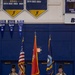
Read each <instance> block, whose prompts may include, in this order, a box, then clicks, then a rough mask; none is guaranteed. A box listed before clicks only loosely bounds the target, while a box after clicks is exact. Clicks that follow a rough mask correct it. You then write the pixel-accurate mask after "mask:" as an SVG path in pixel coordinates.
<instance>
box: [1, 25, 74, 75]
mask: <svg viewBox="0 0 75 75" xmlns="http://www.w3.org/2000/svg"><path fill="white" fill-rule="evenodd" d="M38 25H39V26H38ZM14 28H15V29H14V34H13V38H11V37H10V33H9V28H8V25H6V27H5V32H4V37H3V38H1V35H0V61H1V62H0V63H1V64H0V65H1V66H0V69H1V72H0V73H1V75H5V74H6V75H8V74H9V72H10V70H11V66H12V64H15V65H16V67H17V72H18V58H19V53H20V49H21V39H20V37H19V32H18V26H17V25H15V27H14ZM35 31H36V32H37V45H38V47H40V48H41V49H42V51H41V52H40V53H39V67H40V75H46V60H47V55H48V48H47V47H48V37H49V34H51V36H52V41H51V47H52V48H51V49H52V57H53V60H54V61H55V62H54V67H53V70H54V75H55V74H56V73H57V69H58V66H59V65H60V64H63V66H64V71H65V72H66V73H67V75H71V74H72V75H74V74H75V72H74V70H75V39H74V37H75V26H74V25H65V24H25V25H24V26H23V35H24V37H25V42H24V52H25V62H26V75H30V74H31V59H32V50H33V40H34V32H35ZM6 69H7V70H6Z"/></svg>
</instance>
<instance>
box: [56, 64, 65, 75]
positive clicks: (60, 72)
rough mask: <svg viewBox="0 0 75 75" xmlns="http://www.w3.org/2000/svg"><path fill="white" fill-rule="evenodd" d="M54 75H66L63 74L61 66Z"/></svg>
mask: <svg viewBox="0 0 75 75" xmlns="http://www.w3.org/2000/svg"><path fill="white" fill-rule="evenodd" d="M56 75H66V73H64V71H63V67H62V65H60V66H59V68H58V73H57V74H56Z"/></svg>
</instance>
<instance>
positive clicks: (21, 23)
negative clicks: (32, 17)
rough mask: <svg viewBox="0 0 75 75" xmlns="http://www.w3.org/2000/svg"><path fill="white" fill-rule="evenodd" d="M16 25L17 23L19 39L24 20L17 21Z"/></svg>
mask: <svg viewBox="0 0 75 75" xmlns="http://www.w3.org/2000/svg"><path fill="white" fill-rule="evenodd" d="M17 23H18V27H19V34H20V37H21V36H22V30H23V25H24V20H18V21H17Z"/></svg>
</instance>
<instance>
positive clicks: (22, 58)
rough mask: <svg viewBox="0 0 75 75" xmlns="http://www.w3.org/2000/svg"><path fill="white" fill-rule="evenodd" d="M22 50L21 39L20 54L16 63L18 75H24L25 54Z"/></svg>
mask: <svg viewBox="0 0 75 75" xmlns="http://www.w3.org/2000/svg"><path fill="white" fill-rule="evenodd" d="M23 49H24V38H23V39H22V45H21V52H20V56H19V61H18V67H19V75H25V53H24V51H23Z"/></svg>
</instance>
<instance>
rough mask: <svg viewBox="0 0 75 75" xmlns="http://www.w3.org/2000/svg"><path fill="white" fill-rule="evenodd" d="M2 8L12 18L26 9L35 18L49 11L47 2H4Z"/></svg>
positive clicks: (19, 0) (8, 0) (17, 0)
mask: <svg viewBox="0 0 75 75" xmlns="http://www.w3.org/2000/svg"><path fill="white" fill-rule="evenodd" d="M0 2H1V1H0ZM0 4H1V3H0ZM2 7H3V8H2V9H3V10H5V11H6V12H7V13H8V14H9V15H10V16H12V17H15V16H17V15H18V14H19V13H21V12H22V11H23V10H24V9H25V10H27V11H28V12H30V13H31V14H32V15H33V16H34V17H38V16H40V15H41V14H43V13H44V12H45V11H46V10H47V0H2Z"/></svg>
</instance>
